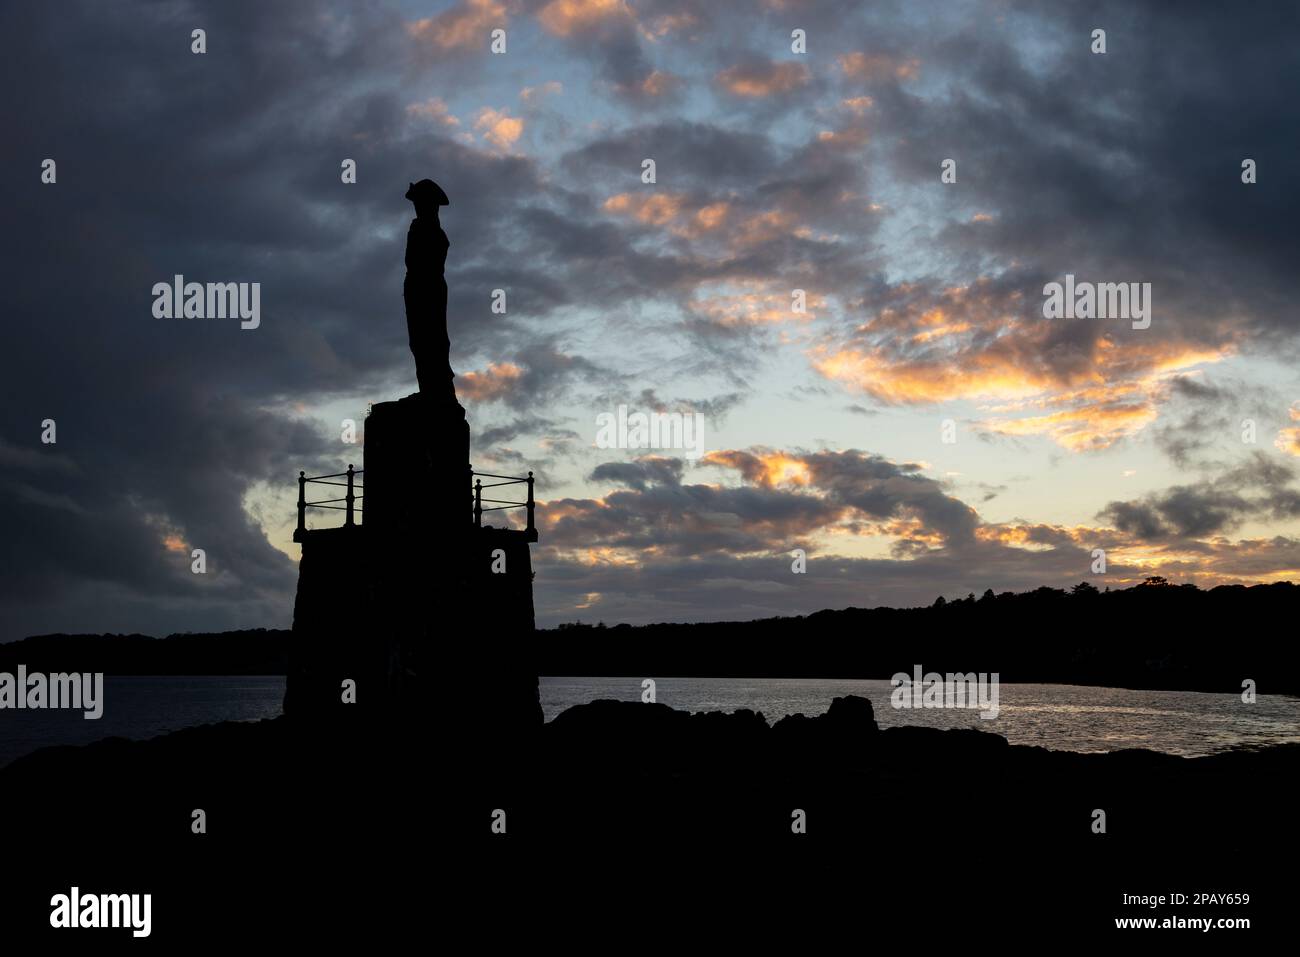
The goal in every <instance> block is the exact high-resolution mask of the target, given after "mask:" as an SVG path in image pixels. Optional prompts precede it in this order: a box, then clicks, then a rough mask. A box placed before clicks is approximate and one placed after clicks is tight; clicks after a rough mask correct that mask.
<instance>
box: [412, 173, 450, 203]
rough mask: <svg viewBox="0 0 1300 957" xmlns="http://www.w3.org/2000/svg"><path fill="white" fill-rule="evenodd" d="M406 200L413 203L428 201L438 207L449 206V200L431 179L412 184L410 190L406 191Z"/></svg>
mask: <svg viewBox="0 0 1300 957" xmlns="http://www.w3.org/2000/svg"><path fill="white" fill-rule="evenodd" d="M406 198H407V199H409V200H410V201H411V202H413V203H418V202H425V201H428V202H431V203H434V204H435V205H438V206H450V205H451V200H449V199H448V198H447V194H446V193H444V192H443V191H442V187H440V186H439V185H438V184H437V183H435V182H434V181H433V180H431V179H422V180H420V181H419V182H418V183H412V184H411V188H410V189H408V190H407V191H406Z"/></svg>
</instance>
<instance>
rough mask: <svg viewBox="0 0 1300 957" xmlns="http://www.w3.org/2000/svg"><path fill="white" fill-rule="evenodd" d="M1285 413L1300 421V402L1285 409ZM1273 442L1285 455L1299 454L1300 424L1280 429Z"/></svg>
mask: <svg viewBox="0 0 1300 957" xmlns="http://www.w3.org/2000/svg"><path fill="white" fill-rule="evenodd" d="M1287 414H1288V415H1290V416H1291V419H1292V420H1293V421H1296V422H1300V402H1297V403H1295V404H1294V405H1292V406H1291V408H1289V409H1287ZM1273 444H1274V445H1275V446H1276V447H1277V448H1278V449H1279V450H1281V451H1283V452H1285V453H1286V454H1287V455H1300V426H1295V425H1293V426H1289V427H1288V428H1285V429H1282V430H1281V431H1279V432H1278V434H1277V438H1276V439H1274V440H1273Z"/></svg>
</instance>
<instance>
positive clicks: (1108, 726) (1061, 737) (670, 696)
mask: <svg viewBox="0 0 1300 957" xmlns="http://www.w3.org/2000/svg"><path fill="white" fill-rule="evenodd" d="M655 683H656V688H655V698H656V700H657V701H658V702H659V703H661V704H666V705H669V706H671V707H674V708H678V709H680V710H682V711H735V710H736V709H738V708H750V709H752V710H754V711H761V712H763V716H764V717H766V718H767V720H768V721H769V722H775V721H776V720H778V719H779V718H782V717H784V716H785V715H787V714H794V713H796V712H802V713H804V714H806V715H815V714H821V713H822V712H824V711H825V710H826V709H827V708H829V707H830V704H831V699H832V698H834V697H836V696H837V695H845V694H855V695H859V696H860V697H863V698H867V699H868V700H870V702H871V706H872V707H873V708H874V709H875V712H876V722H877V723H878V724H879V725H880V726H881V727H882V728H888V727H892V726H894V725H900V724H918V725H925V726H927V727H935V728H965V727H971V728H981V729H983V730H985V731H993V732H995V733H996V734H1000V735H1002V736H1004V737H1005V738H1006V739H1007V740H1008V741H1010V742H1011V743H1012V744H1028V745H1039V746H1041V747H1045V748H1053V749H1055V750H1058V751H1118V750H1120V749H1122V748H1147V749H1149V750H1152V751H1164V752H1167V753H1169V754H1182V755H1187V756H1195V755H1201V754H1211V753H1213V752H1215V751H1222V750H1224V749H1227V748H1231V747H1235V746H1239V745H1267V744H1280V743H1282V742H1285V741H1300V699H1297V698H1289V697H1281V696H1278V695H1260V696H1259V698H1258V700H1257V701H1256V703H1255V704H1249V705H1248V704H1244V703H1242V700H1241V696H1240V695H1237V694H1203V693H1201V692H1194V691H1126V690H1124V689H1121V688H1085V687H1081V686H1078V685H1030V684H1002V685H1001V687H1000V689H999V697H998V704H999V709H1000V710H999V712H998V716H997V718H995V719H993V720H991V721H984V720H981V719H980V717H979V715H978V713H977V712H975V711H968V710H961V709H942V710H939V709H923V710H915V709H914V710H895V709H894V708H892V707H891V706H890V704H889V693H890V691H891V690H892V689H891V688H890V685H889V682H888V681H836V680H827V679H821V678H808V679H801V678H795V679H789V678H659V679H656V682H655ZM541 693H542V711H543V712H544V713H545V715H546V720H547V721H550V720H551V719H552V718H554V717H555V716H556V715H557V714H559V713H560V712H561V711H563V710H564V709H565V708H568V707H571V706H572V705H575V704H582V703H584V702H587V701H594V700H596V699H598V698H613V699H616V700H623V701H640V700H641V679H639V678H542V679H541Z"/></svg>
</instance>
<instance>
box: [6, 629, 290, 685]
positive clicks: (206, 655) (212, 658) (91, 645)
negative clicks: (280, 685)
mask: <svg viewBox="0 0 1300 957" xmlns="http://www.w3.org/2000/svg"><path fill="white" fill-rule="evenodd" d="M289 636H290V632H288V631H282V630H274V629H267V628H252V629H249V630H247V631H225V632H216V633H212V634H202V633H199V634H189V633H187V634H179V635H168V636H167V637H166V638H153V637H151V636H149V635H35V636H34V637H31V638H24V639H22V640H21V641H12V642H9V643H7V644H2V645H0V671H6V672H10V673H12V672H13V671H14V669H15V668H16V667H17V666H18V665H26V666H27V670H28V672H42V673H49V672H70V671H78V672H87V671H88V672H101V671H102V672H103V673H104V674H110V675H282V674H285V673H286V669H287V667H288V659H289Z"/></svg>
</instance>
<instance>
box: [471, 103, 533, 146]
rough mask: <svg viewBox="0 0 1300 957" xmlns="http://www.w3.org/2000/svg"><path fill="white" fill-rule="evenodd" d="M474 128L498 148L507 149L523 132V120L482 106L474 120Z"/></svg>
mask: <svg viewBox="0 0 1300 957" xmlns="http://www.w3.org/2000/svg"><path fill="white" fill-rule="evenodd" d="M474 129H476V130H479V131H480V133H481V135H482V136H483V138H484V139H485V140H487V141H488V142H489V143H491V144H492V145H493V146H495V147H496V148H497V149H499V150H503V151H504V150H508V149H509V148H510V147H511V146H513V145H514V143H515V141H516V140H518V139H519V137H520V135H521V134H522V133H523V132H524V121H523V120H521V119H519V118H518V117H514V116H510V115H508V114H507V113H506V112H505V111H504V110H494V109H492V108H491V107H487V106H485V107H483V109H481V110H479V113H478V117H477V118H476V119H475V120H474Z"/></svg>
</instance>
